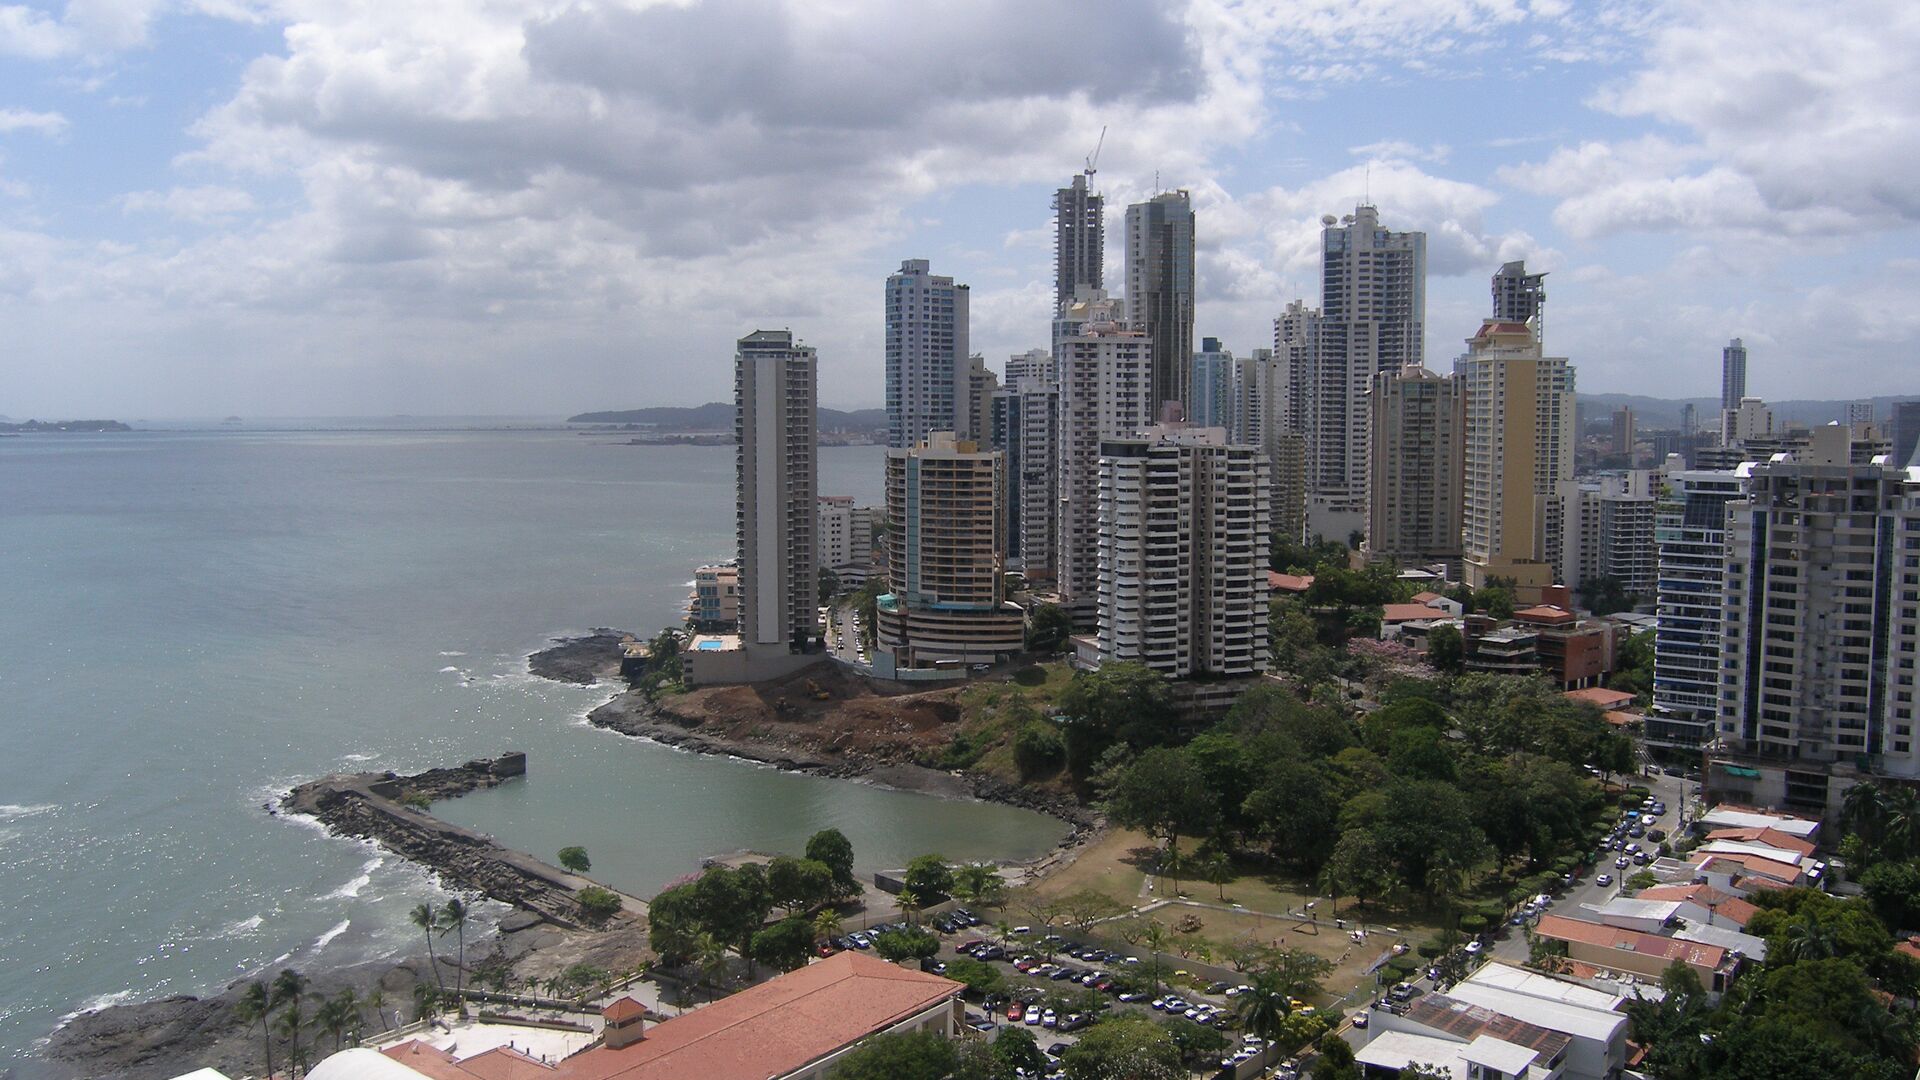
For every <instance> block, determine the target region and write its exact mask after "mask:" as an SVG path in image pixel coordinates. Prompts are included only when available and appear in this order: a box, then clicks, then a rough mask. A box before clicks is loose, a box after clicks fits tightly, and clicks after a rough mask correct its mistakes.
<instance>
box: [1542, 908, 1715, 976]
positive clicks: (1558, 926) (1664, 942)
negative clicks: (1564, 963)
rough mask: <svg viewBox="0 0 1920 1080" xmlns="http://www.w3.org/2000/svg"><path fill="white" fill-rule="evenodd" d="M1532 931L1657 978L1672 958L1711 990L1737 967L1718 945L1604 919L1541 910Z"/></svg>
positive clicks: (1605, 964) (1604, 963)
mask: <svg viewBox="0 0 1920 1080" xmlns="http://www.w3.org/2000/svg"><path fill="white" fill-rule="evenodd" d="M1534 933H1535V935H1537V936H1539V937H1543V938H1547V939H1549V940H1551V941H1559V942H1564V943H1565V944H1566V946H1567V956H1568V958H1570V959H1573V960H1578V961H1582V962H1584V963H1589V964H1592V965H1594V966H1595V967H1601V968H1605V969H1607V970H1609V971H1618V972H1626V973H1630V974H1634V975H1639V976H1644V977H1646V978H1649V979H1658V978H1659V977H1660V975H1661V973H1662V972H1664V971H1666V970H1667V966H1668V965H1669V964H1672V963H1673V962H1674V961H1675V960H1678V961H1680V962H1682V963H1684V964H1686V965H1687V966H1688V967H1690V968H1692V969H1693V971H1694V974H1696V975H1698V976H1700V984H1701V985H1702V986H1705V987H1706V988H1707V989H1709V990H1712V991H1713V992H1715V993H1719V992H1721V991H1723V990H1725V989H1726V988H1727V984H1728V983H1729V982H1730V981H1731V980H1732V978H1733V975H1734V974H1735V972H1736V970H1737V969H1738V967H1739V964H1738V961H1737V959H1736V958H1733V957H1731V956H1730V955H1729V953H1728V950H1727V949H1725V948H1723V947H1721V946H1719V945H1710V944H1706V943H1704V942H1697V941H1683V940H1681V939H1679V938H1672V937H1663V936H1661V935H1659V934H1649V933H1645V932H1643V931H1640V930H1629V929H1626V928H1625V927H1619V926H1608V925H1606V924H1605V923H1597V922H1588V921H1586V920H1584V919H1570V918H1567V917H1566V916H1564V915H1552V914H1548V915H1542V916H1540V922H1539V925H1537V926H1536V927H1535V928H1534Z"/></svg>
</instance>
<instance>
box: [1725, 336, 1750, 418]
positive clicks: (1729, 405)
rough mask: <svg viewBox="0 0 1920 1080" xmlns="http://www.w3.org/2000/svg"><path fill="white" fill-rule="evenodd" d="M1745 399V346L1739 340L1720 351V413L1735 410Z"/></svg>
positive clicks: (1731, 342)
mask: <svg viewBox="0 0 1920 1080" xmlns="http://www.w3.org/2000/svg"><path fill="white" fill-rule="evenodd" d="M1746 398H1747V346H1746V343H1745V342H1743V341H1741V340H1740V339H1739V338H1734V339H1733V340H1732V341H1729V342H1727V347H1726V348H1724V349H1721V350H1720V411H1721V412H1726V411H1727V410H1728V409H1737V408H1739V407H1740V403H1741V402H1742V401H1745V400H1746Z"/></svg>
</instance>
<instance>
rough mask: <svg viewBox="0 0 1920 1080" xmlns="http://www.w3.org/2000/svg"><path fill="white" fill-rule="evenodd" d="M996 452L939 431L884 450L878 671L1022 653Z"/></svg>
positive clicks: (877, 613)
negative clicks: (884, 571)
mask: <svg viewBox="0 0 1920 1080" xmlns="http://www.w3.org/2000/svg"><path fill="white" fill-rule="evenodd" d="M1002 467H1003V461H1002V458H1001V455H1000V454H998V453H996V452H994V451H990V450H981V449H980V448H979V446H978V445H977V444H976V443H974V442H972V441H971V440H965V439H956V438H954V436H953V433H952V432H950V431H936V432H934V433H933V434H932V435H931V436H930V437H929V439H928V440H927V442H925V443H923V444H922V445H920V446H917V447H914V448H912V449H905V450H889V451H887V568H888V573H889V575H890V577H889V581H890V583H891V584H892V586H893V591H892V592H890V593H888V594H886V595H884V596H881V597H880V598H879V600H878V601H877V603H876V605H875V623H876V625H875V631H876V640H877V642H878V644H879V647H880V654H881V655H880V656H879V657H876V662H875V668H876V671H877V672H878V673H879V674H880V675H882V676H883V677H885V676H886V675H888V674H891V672H890V671H889V670H888V669H889V668H890V667H891V668H924V667H933V666H935V665H937V664H941V663H961V664H979V663H993V662H996V661H999V660H1001V659H1004V658H1006V657H1008V656H1011V655H1013V654H1015V653H1017V652H1019V651H1020V648H1021V645H1022V636H1023V633H1024V630H1025V621H1024V619H1023V617H1022V615H1021V613H1020V609H1019V608H1018V607H1017V606H1015V605H1013V604H1010V603H1008V602H1007V595H1006V579H1005V570H1006V565H1005V552H1006V545H1005V534H1004V532H1003V529H1002V520H1003V519H1002V517H1001V513H1000V507H1001V505H1002V494H1003V493H1002V491H1001V477H1002V472H1001V470H1002Z"/></svg>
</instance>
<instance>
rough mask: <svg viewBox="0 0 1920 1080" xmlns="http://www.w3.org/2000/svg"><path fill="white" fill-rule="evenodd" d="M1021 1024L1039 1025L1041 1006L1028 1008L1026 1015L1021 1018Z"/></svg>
mask: <svg viewBox="0 0 1920 1080" xmlns="http://www.w3.org/2000/svg"><path fill="white" fill-rule="evenodd" d="M1020 1022H1021V1023H1023V1024H1028V1025H1033V1024H1037V1023H1039V1022H1040V1006H1038V1005H1029V1006H1027V1011H1026V1013H1025V1014H1024V1015H1022V1016H1021V1018H1020Z"/></svg>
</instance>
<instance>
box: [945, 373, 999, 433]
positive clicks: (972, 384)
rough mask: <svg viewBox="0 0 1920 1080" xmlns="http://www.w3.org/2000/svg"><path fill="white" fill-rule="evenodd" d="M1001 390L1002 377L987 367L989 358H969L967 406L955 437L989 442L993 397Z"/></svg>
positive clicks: (955, 431) (956, 429) (955, 430)
mask: <svg viewBox="0 0 1920 1080" xmlns="http://www.w3.org/2000/svg"><path fill="white" fill-rule="evenodd" d="M999 389H1000V376H998V375H995V374H994V373H993V369H992V368H989V367H988V366H987V358H986V357H984V356H981V355H980V354H978V353H975V354H974V355H972V356H969V357H967V404H966V408H965V410H964V415H962V416H961V418H960V423H959V425H958V426H957V427H956V428H955V429H954V434H955V436H957V437H959V438H963V439H971V440H973V441H974V442H985V441H987V435H988V433H989V432H990V431H991V430H992V424H993V395H994V394H995V393H997V392H998V391H999Z"/></svg>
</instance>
